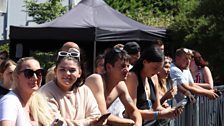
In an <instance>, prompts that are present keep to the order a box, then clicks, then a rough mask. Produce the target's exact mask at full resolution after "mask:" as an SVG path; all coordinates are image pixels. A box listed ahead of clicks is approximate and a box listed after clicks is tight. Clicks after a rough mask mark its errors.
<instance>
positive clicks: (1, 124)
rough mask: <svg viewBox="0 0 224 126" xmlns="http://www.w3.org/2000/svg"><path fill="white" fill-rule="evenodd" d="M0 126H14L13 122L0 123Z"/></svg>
mask: <svg viewBox="0 0 224 126" xmlns="http://www.w3.org/2000/svg"><path fill="white" fill-rule="evenodd" d="M0 126H16V124H15V122H12V121H9V120H3V121H0Z"/></svg>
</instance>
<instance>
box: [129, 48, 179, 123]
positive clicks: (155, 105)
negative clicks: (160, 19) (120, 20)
mask: <svg viewBox="0 0 224 126" xmlns="http://www.w3.org/2000/svg"><path fill="white" fill-rule="evenodd" d="M163 62H164V54H163V52H162V50H161V49H160V48H159V47H156V46H151V47H148V48H146V49H145V50H144V51H143V53H142V54H141V56H140V59H139V60H138V61H137V62H136V64H135V65H134V66H133V68H132V69H131V70H130V72H129V74H128V78H127V81H126V84H127V87H128V90H129V92H130V95H131V97H132V99H133V101H134V102H135V104H136V106H137V107H138V109H139V111H140V113H141V115H142V118H143V125H144V126H147V125H153V124H154V125H159V124H155V122H156V120H158V119H169V118H173V117H177V116H178V115H179V114H180V113H181V112H182V111H183V108H181V107H180V108H163V107H162V106H161V103H160V100H159V95H158V93H159V91H158V83H157V82H156V83H155V81H153V80H154V79H155V77H156V76H154V75H156V74H157V73H158V72H159V71H160V69H161V68H162V66H163Z"/></svg>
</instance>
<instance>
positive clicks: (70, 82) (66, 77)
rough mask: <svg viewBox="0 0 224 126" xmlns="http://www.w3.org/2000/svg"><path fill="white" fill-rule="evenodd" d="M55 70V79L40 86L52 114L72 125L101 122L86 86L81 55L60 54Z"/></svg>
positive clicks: (95, 104)
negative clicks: (80, 59)
mask: <svg viewBox="0 0 224 126" xmlns="http://www.w3.org/2000/svg"><path fill="white" fill-rule="evenodd" d="M58 54H59V55H58V59H57V61H56V66H55V69H54V72H55V79H54V80H52V81H49V82H48V83H46V84H45V85H43V86H42V87H41V88H40V91H41V93H43V94H44V95H45V96H46V98H47V101H48V103H49V105H50V108H51V109H52V111H53V115H54V116H55V117H56V118H59V119H61V120H62V121H63V123H64V124H65V125H69V126H76V125H80V126H90V125H91V126H94V125H99V126H100V125H102V124H103V122H104V121H105V119H103V120H100V121H97V119H98V118H99V116H100V115H101V113H100V111H99V108H98V105H97V102H96V100H95V98H94V96H93V94H92V92H91V90H90V89H89V88H88V87H87V86H86V85H84V79H85V76H84V71H83V69H82V68H83V67H82V64H81V63H80V61H79V57H77V56H75V55H72V54H71V53H69V52H67V54H66V52H63V54H62V53H58Z"/></svg>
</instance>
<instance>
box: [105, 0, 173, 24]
mask: <svg viewBox="0 0 224 126" xmlns="http://www.w3.org/2000/svg"><path fill="white" fill-rule="evenodd" d="M105 1H106V2H107V3H108V4H109V5H110V6H111V7H112V8H114V9H116V10H117V11H119V12H121V13H123V14H125V15H126V16H128V17H130V18H132V19H134V20H136V21H138V22H141V23H143V24H145V25H150V26H156V27H163V28H166V27H168V26H169V25H170V24H171V23H172V20H173V15H175V13H176V12H177V9H176V7H175V6H176V3H174V1H173V0H166V1H160V0H152V1H149V0H105Z"/></svg>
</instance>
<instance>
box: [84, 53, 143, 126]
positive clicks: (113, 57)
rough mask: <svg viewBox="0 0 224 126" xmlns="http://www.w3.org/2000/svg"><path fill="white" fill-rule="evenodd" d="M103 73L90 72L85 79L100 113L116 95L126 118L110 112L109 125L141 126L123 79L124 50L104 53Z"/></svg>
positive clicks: (136, 110)
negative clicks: (122, 106) (123, 108)
mask: <svg viewBox="0 0 224 126" xmlns="http://www.w3.org/2000/svg"><path fill="white" fill-rule="evenodd" d="M104 67H105V71H106V72H105V73H103V74H92V75H90V76H89V77H88V78H87V79H86V85H87V86H88V87H89V88H90V89H91V90H92V92H93V94H94V96H95V98H96V101H97V103H98V105H99V109H100V111H101V113H102V114H104V113H107V112H108V111H107V109H108V108H109V107H110V105H111V104H112V103H113V102H114V100H115V99H117V98H118V97H119V98H120V100H121V102H122V103H123V105H124V107H125V114H126V117H127V118H120V117H118V116H115V115H113V114H111V115H110V116H109V118H108V120H107V122H108V124H109V125H122V126H125V125H126V126H130V125H134V126H141V125H142V118H141V115H140V113H139V111H138V109H137V108H136V106H135V104H134V102H133V101H132V99H131V97H130V95H129V93H128V89H127V87H126V84H125V82H124V80H126V79H127V74H128V67H129V56H128V54H127V52H126V51H124V50H120V49H112V50H111V51H109V52H108V53H107V54H106V55H105V63H104Z"/></svg>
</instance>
